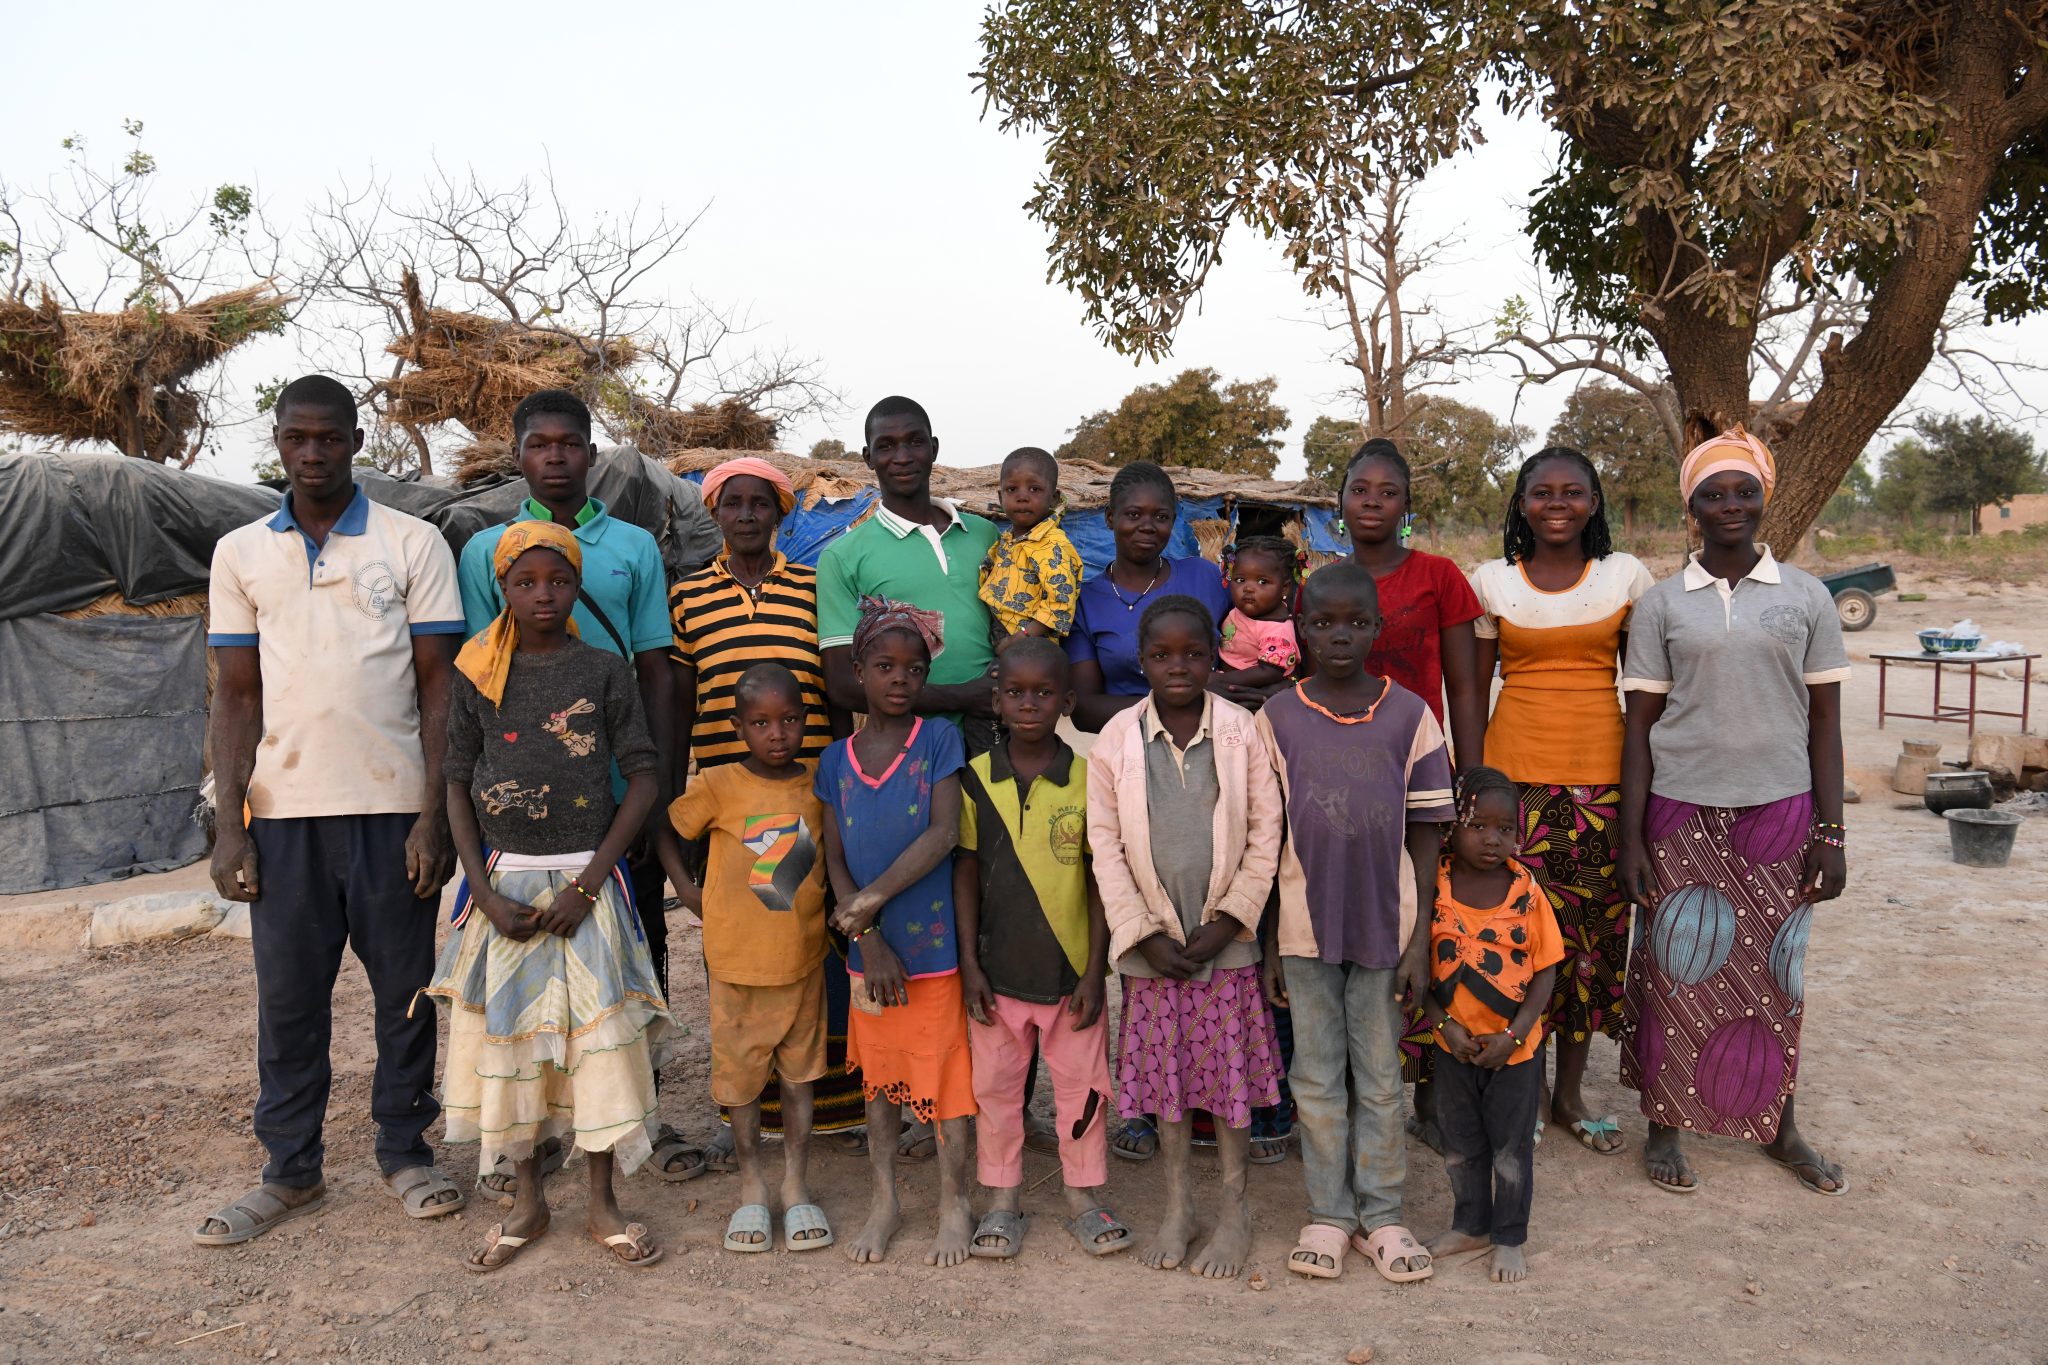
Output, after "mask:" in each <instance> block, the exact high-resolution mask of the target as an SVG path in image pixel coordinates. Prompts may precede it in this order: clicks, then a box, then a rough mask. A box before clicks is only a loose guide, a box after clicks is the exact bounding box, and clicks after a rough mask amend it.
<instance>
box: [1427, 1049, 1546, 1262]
mask: <svg viewBox="0 0 2048 1365" xmlns="http://www.w3.org/2000/svg"><path fill="white" fill-rule="evenodd" d="M1435 1084H1436V1121H1437V1126H1438V1127H1439V1128H1440V1129H1442V1130H1443V1135H1444V1172H1445V1174H1447V1175H1448V1176H1450V1179H1451V1202H1452V1207H1451V1226H1452V1227H1453V1228H1455V1229H1457V1230H1458V1231H1459V1232H1462V1233H1466V1234H1467V1235H1469V1236H1473V1237H1484V1238H1487V1239H1488V1240H1489V1241H1491V1242H1492V1243H1493V1244H1494V1245H1495V1246H1502V1247H1518V1246H1520V1245H1521V1244H1522V1243H1524V1242H1526V1241H1528V1240H1529V1205H1530V1202H1531V1201H1532V1199H1533V1198H1534V1196H1535V1192H1536V1189H1535V1186H1536V1182H1535V1178H1534V1175H1535V1159H1536V1110H1537V1107H1538V1106H1539V1104H1540V1103H1541V1100H1542V1092H1543V1057H1542V1054H1541V1053H1538V1054H1537V1055H1536V1056H1534V1057H1531V1058H1530V1059H1529V1060H1528V1061H1526V1062H1516V1063H1515V1064H1514V1065H1513V1066H1504V1067H1502V1068H1500V1070H1498V1071H1488V1070H1486V1069H1485V1068H1484V1067H1477V1066H1472V1065H1471V1064H1469V1063H1466V1062H1461V1061H1458V1060H1457V1059H1455V1058H1453V1057H1450V1056H1448V1055H1445V1054H1439V1055H1438V1056H1437V1059H1436V1082H1435Z"/></svg>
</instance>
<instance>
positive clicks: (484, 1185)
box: [476, 1138, 658, 1204]
mask: <svg viewBox="0 0 2048 1365" xmlns="http://www.w3.org/2000/svg"><path fill="white" fill-rule="evenodd" d="M548 1142H551V1143H553V1144H554V1149H553V1150H552V1151H547V1152H543V1153H542V1154H541V1158H540V1173H541V1174H542V1175H544V1176H545V1175H553V1174H554V1173H555V1172H556V1171H559V1170H561V1169H562V1167H564V1166H566V1165H568V1164H569V1144H568V1143H566V1142H564V1141H562V1140H561V1139H560V1138H549V1139H548ZM546 1145H547V1143H542V1144H541V1146H543V1147H545V1146H546ZM657 1146H658V1144H657ZM493 1181H496V1182H497V1183H496V1184H493V1183H492V1182H493ZM476 1187H477V1189H479V1190H481V1191H482V1192H483V1193H485V1194H487V1195H489V1196H490V1197H491V1198H493V1199H495V1200H497V1201H498V1202H499V1203H501V1204H510V1203H511V1202H512V1201H513V1200H515V1199H517V1198H518V1197H519V1176H518V1174H517V1173H516V1171H515V1170H514V1167H513V1163H512V1162H511V1161H510V1160H508V1159H507V1158H505V1157H502V1156H501V1157H499V1158H498V1162H497V1164H496V1165H495V1166H492V1167H491V1169H489V1170H488V1171H478V1172H477V1173H476Z"/></svg>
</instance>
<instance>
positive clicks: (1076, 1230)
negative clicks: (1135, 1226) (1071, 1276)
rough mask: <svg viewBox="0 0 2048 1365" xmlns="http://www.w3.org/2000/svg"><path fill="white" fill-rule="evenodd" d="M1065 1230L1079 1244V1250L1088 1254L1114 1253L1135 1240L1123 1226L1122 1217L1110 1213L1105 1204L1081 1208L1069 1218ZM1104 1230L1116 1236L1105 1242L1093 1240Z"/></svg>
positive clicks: (1104, 1254)
mask: <svg viewBox="0 0 2048 1365" xmlns="http://www.w3.org/2000/svg"><path fill="white" fill-rule="evenodd" d="M1067 1231H1068V1232H1069V1233H1071V1234H1073V1238H1074V1240H1075V1241H1077V1242H1079V1243H1080V1244H1081V1250H1083V1251H1085V1252H1087V1253H1088V1254H1089V1255H1090V1256H1111V1255H1114V1254H1115V1253H1117V1252H1119V1251H1122V1250H1123V1249H1124V1248H1125V1247H1128V1246H1129V1245H1130V1244H1131V1243H1132V1241H1133V1240H1135V1239H1134V1238H1132V1236H1131V1230H1130V1229H1129V1228H1127V1227H1125V1226H1124V1221H1123V1219H1121V1218H1119V1217H1117V1216H1116V1215H1115V1214H1114V1213H1111V1212H1110V1211H1109V1206H1108V1205H1107V1204H1097V1205H1096V1206H1095V1207H1094V1208H1092V1209H1083V1210H1082V1211H1081V1212H1079V1213H1077V1214H1075V1215H1074V1216H1073V1217H1072V1218H1069V1219H1068V1220H1067ZM1105 1232H1113V1233H1115V1234H1116V1236H1114V1237H1112V1238H1110V1239H1109V1240H1108V1241H1107V1242H1098V1241H1097V1240H1095V1239H1096V1238H1098V1237H1100V1236H1102V1234H1103V1233H1105Z"/></svg>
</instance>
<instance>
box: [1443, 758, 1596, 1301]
mask: <svg viewBox="0 0 2048 1365" xmlns="http://www.w3.org/2000/svg"><path fill="white" fill-rule="evenodd" d="M1457 802H1458V804H1457V811H1458V822H1457V824H1455V825H1453V826H1452V827H1451V837H1450V839H1449V841H1448V842H1449V846H1450V851H1449V852H1448V853H1447V854H1445V855H1444V857H1443V859H1442V860H1441V861H1440V862H1439V863H1438V864H1437V874H1436V905H1435V907H1434V908H1433V909H1432V910H1431V912H1430V921H1429V976H1430V988H1429V994H1428V996H1427V997H1426V998H1425V999H1424V1000H1423V1009H1424V1011H1425V1012H1426V1013H1427V1014H1428V1016H1429V1023H1430V1031H1431V1032H1432V1033H1433V1034H1435V1035H1436V1044H1437V1046H1438V1047H1439V1048H1441V1049H1442V1055H1441V1056H1439V1057H1438V1058H1437V1062H1436V1080H1435V1082H1434V1084H1435V1086H1436V1090H1437V1100H1436V1112H1437V1121H1438V1123H1439V1124H1441V1125H1442V1128H1443V1139H1444V1172H1445V1174H1446V1175H1448V1176H1449V1177H1450V1181H1451V1201H1452V1210H1451V1226H1450V1230H1449V1231H1447V1232H1445V1233H1443V1234H1441V1235H1439V1236H1436V1237H1432V1238H1431V1239H1430V1241H1429V1251H1430V1254H1431V1255H1432V1256H1455V1255H1456V1254H1458V1253H1459V1252H1461V1251H1477V1250H1479V1249H1480V1248H1481V1247H1484V1246H1488V1245H1491V1246H1492V1248H1493V1252H1492V1259H1493V1278H1494V1279H1496V1280H1519V1279H1521V1278H1523V1277H1524V1276H1526V1275H1527V1274H1528V1273H1529V1266H1528V1262H1527V1261H1526V1260H1525V1259H1524V1258H1523V1256H1522V1243H1523V1242H1525V1241H1527V1240H1528V1237H1529V1207H1530V1203H1531V1200H1532V1199H1533V1197H1534V1194H1535V1191H1534V1188H1533V1185H1534V1181H1535V1170H1534V1167H1535V1162H1534V1157H1535V1153H1536V1123H1535V1120H1536V1110H1537V1108H1538V1107H1539V1106H1540V1104H1541V1102H1542V1100H1541V1094H1540V1092H1541V1090H1542V1088H1543V1063H1542V1062H1541V1061H1540V1060H1538V1059H1537V1056H1536V1049H1537V1047H1538V1046H1540V1045H1541V1042H1542V1039H1543V1007H1544V1003H1545V1002H1546V1001H1547V1000H1548V999H1549V997H1550V987H1551V982H1552V981H1553V980H1554V979H1555V978H1556V976H1557V964H1558V962H1559V961H1560V960H1561V959H1562V958H1563V957H1564V946H1563V944H1562V943H1561V942H1560V941H1559V939H1558V934H1557V920H1556V918H1555V917H1553V916H1552V914H1551V912H1550V900H1549V898H1548V897H1547V896H1545V895H1544V894H1543V890H1542V888H1541V887H1539V886H1538V885H1537V884H1536V879H1535V878H1534V877H1532V876H1530V875H1529V869H1528V868H1527V867H1525V866H1523V865H1522V864H1521V863H1520V862H1517V861H1516V860H1515V859H1514V858H1513V857H1512V856H1511V855H1512V854H1513V853H1514V851H1515V848H1516V847H1517V845H1518V844H1519V843H1520V838H1521V832H1522V829H1521V826H1522V822H1521V818H1520V817H1521V812H1520V810H1519V808H1518V807H1519V803H1518V799H1517V792H1516V790H1515V784H1514V783H1512V782H1510V781H1508V779H1507V778H1506V777H1504V776H1502V775H1501V774H1500V773H1499V772H1497V771H1495V770H1494V769H1492V768H1467V769H1466V770H1465V771H1464V773H1463V774H1461V775H1460V776H1459V778H1458V787H1457Z"/></svg>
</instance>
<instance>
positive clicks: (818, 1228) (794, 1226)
mask: <svg viewBox="0 0 2048 1365" xmlns="http://www.w3.org/2000/svg"><path fill="white" fill-rule="evenodd" d="M799 1232H813V1233H819V1232H821V1233H823V1234H824V1236H822V1237H806V1238H805V1239H804V1240H803V1241H801V1242H799V1241H798V1240H797V1239H796V1235H797V1234H798V1233H799ZM831 1245H832V1224H831V1223H830V1222H828V1221H826V1218H825V1210H823V1209H821V1208H819V1207H818V1206H817V1205H816V1204H791V1205H790V1206H789V1208H788V1209H787V1210H785V1211H784V1212H783V1215H782V1249H783V1250H784V1251H817V1250H819V1249H820V1248H823V1247H828V1246H831Z"/></svg>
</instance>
